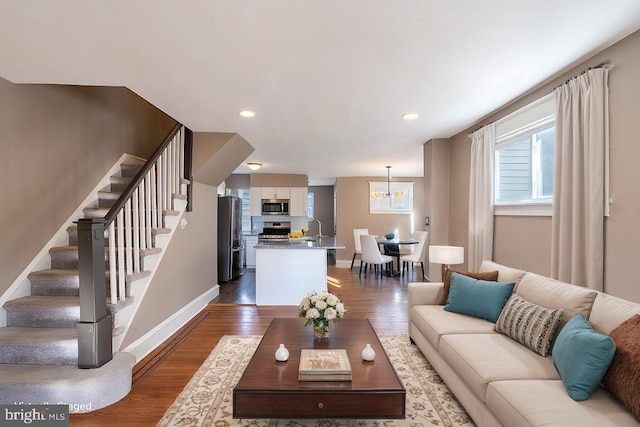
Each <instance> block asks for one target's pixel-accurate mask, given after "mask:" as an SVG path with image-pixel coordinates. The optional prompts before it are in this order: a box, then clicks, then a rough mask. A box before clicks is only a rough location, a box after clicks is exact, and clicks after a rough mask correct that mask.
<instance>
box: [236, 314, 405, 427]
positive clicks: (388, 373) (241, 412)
mask: <svg viewBox="0 0 640 427" xmlns="http://www.w3.org/2000/svg"><path fill="white" fill-rule="evenodd" d="M280 344H284V345H285V346H286V347H287V349H289V360H288V361H286V362H277V361H276V359H275V351H276V349H277V348H278V346H279V345H280ZM367 344H371V347H372V348H373V349H374V350H375V352H376V358H375V360H374V361H373V362H365V361H364V360H362V349H363V348H364V347H365V346H366V345H367ZM303 348H319V349H326V348H344V349H346V350H347V354H348V356H349V363H351V370H352V374H353V380H352V381H326V382H325V381H298V364H299V363H300V350H301V349H303ZM405 394H406V392H405V389H404V386H403V385H402V382H401V381H400V379H399V378H398V376H397V375H396V372H395V370H394V369H393V366H392V365H391V362H390V361H389V358H388V357H387V354H386V353H385V351H384V349H383V348H382V345H381V344H380V340H379V339H378V336H377V335H376V333H375V331H374V330H373V328H372V327H371V323H369V320H368V319H342V320H340V321H339V322H337V323H332V324H331V332H330V336H329V338H328V339H324V340H317V339H314V337H313V330H312V328H311V327H305V326H304V319H296V318H287V319H274V320H273V321H272V322H271V325H270V326H269V328H268V329H267V332H266V333H265V334H264V337H263V338H262V341H261V342H260V345H258V348H257V349H256V352H255V354H254V355H253V358H252V359H251V361H250V362H249V364H248V365H247V368H246V369H245V371H244V373H243V374H242V377H241V378H240V381H238V384H237V385H236V387H235V388H234V389H233V416H234V418H293V419H295V418H378V419H384V418H404V416H405Z"/></svg>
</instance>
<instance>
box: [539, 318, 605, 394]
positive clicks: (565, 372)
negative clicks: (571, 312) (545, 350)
mask: <svg viewBox="0 0 640 427" xmlns="http://www.w3.org/2000/svg"><path fill="white" fill-rule="evenodd" d="M615 352H616V344H615V342H614V341H613V339H612V338H611V337H610V336H607V335H603V334H601V333H598V332H596V331H594V330H593V328H592V327H591V325H590V324H589V322H588V321H587V319H585V317H584V315H582V314H576V315H575V316H573V317H572V318H571V319H570V320H569V321H568V322H567V324H566V325H564V328H562V330H561V331H560V333H559V334H558V338H556V342H555V344H554V345H553V349H552V350H551V358H552V359H553V364H554V365H555V367H556V369H557V370H558V373H559V374H560V377H561V378H562V382H563V383H564V387H565V388H566V389H567V393H569V396H571V398H572V399H573V400H586V399H588V398H589V396H591V393H593V391H594V390H595V389H596V387H597V386H598V384H599V383H600V381H601V380H602V377H603V376H604V374H605V373H606V372H607V369H609V365H610V364H611V360H612V359H613V355H614V354H615Z"/></svg>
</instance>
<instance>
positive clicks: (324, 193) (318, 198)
mask: <svg viewBox="0 0 640 427" xmlns="http://www.w3.org/2000/svg"><path fill="white" fill-rule="evenodd" d="M309 192H310V193H311V192H313V202H314V212H313V214H314V217H315V219H317V220H319V221H320V222H321V223H322V234H324V235H329V236H333V234H334V230H335V221H334V204H335V200H334V193H335V192H334V188H333V185H318V186H313V187H309ZM313 226H314V227H315V226H316V225H315V224H314V225H313Z"/></svg>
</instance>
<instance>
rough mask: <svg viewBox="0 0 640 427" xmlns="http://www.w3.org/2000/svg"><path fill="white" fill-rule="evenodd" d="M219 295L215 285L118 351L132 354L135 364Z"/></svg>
mask: <svg viewBox="0 0 640 427" xmlns="http://www.w3.org/2000/svg"><path fill="white" fill-rule="evenodd" d="M219 294H220V286H219V285H215V286H214V287H212V288H211V289H209V290H208V291H207V292H205V293H203V294H202V295H200V296H199V297H198V298H196V299H194V300H193V301H191V302H190V303H189V304H187V305H186V306H184V307H183V308H182V309H180V310H179V311H177V312H176V313H174V314H173V315H172V316H171V317H169V318H168V319H167V320H165V321H164V322H162V323H160V324H159V325H158V326H156V327H155V328H153V329H152V330H150V331H149V332H147V333H146V334H144V335H143V336H142V337H140V338H138V339H137V340H135V341H134V342H132V343H131V344H129V345H128V346H127V347H126V348H124V349H121V350H120V351H125V352H128V353H131V354H133V355H134V356H135V357H136V363H137V362H139V361H140V360H142V359H143V358H144V357H146V356H147V355H148V354H149V353H151V352H152V351H153V350H155V349H156V348H157V347H158V346H159V345H160V344H162V343H163V342H165V341H166V340H167V339H168V338H169V337H170V336H171V335H173V334H175V333H176V332H177V331H178V330H179V329H180V328H182V327H183V326H184V325H186V324H187V323H188V322H189V321H190V320H191V319H193V318H194V317H195V316H196V315H197V314H198V313H200V312H201V311H202V310H204V308H205V307H206V306H207V304H208V303H209V302H210V301H211V300H212V299H214V298H215V297H217V296H218V295H219Z"/></svg>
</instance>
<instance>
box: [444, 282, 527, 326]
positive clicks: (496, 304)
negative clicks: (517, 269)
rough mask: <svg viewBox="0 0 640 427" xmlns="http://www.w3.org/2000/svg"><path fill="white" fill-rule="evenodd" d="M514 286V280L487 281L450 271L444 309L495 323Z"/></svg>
mask: <svg viewBox="0 0 640 427" xmlns="http://www.w3.org/2000/svg"><path fill="white" fill-rule="evenodd" d="M514 286H515V282H488V281H486V280H478V279H474V278H472V277H468V276H464V275H462V274H458V273H451V285H450V289H449V296H448V297H447V303H446V304H445V305H444V309H445V310H446V311H451V312H453V313H460V314H466V315H468V316H473V317H478V318H480V319H486V320H489V321H490V322H493V323H495V322H496V321H497V320H498V317H499V316H500V312H501V311H502V307H504V304H505V303H506V302H507V300H508V299H509V296H511V292H512V291H513V287H514Z"/></svg>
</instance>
